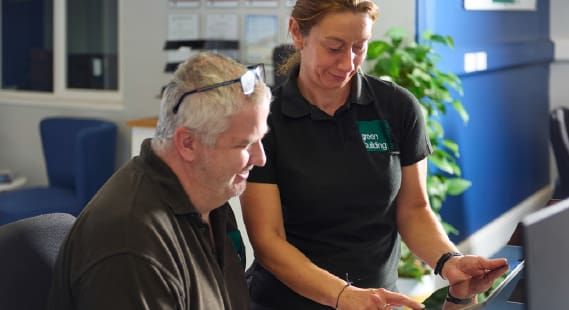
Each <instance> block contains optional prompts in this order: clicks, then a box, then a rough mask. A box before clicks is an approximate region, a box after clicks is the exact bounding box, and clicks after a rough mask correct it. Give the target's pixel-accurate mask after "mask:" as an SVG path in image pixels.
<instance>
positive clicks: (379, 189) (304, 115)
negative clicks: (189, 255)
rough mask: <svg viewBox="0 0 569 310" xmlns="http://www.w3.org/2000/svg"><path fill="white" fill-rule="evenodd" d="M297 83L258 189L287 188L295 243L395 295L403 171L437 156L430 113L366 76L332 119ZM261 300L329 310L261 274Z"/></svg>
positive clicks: (287, 220) (279, 111)
mask: <svg viewBox="0 0 569 310" xmlns="http://www.w3.org/2000/svg"><path fill="white" fill-rule="evenodd" d="M296 74H297V73H293V74H292V75H291V78H290V79H289V80H288V82H286V83H285V84H283V86H281V87H279V88H277V89H275V91H274V97H275V100H274V101H273V102H272V104H271V112H270V115H269V121H268V122H269V128H270V130H269V133H268V134H267V135H266V136H265V138H264V139H263V145H264V148H265V152H266V155H267V164H266V165H265V166H264V167H255V168H254V169H253V170H252V172H251V174H250V176H249V181H250V182H259V183H271V184H276V185H277V186H278V187H279V192H280V199H281V203H282V212H283V218H284V226H285V230H286V238H287V241H288V242H290V243H291V244H293V245H294V246H295V247H297V248H298V249H299V250H300V251H302V252H303V253H304V254H305V255H306V256H307V257H308V258H310V260H311V261H312V262H314V263H315V264H316V265H318V266H320V267H321V268H323V269H325V270H328V271H329V272H331V273H333V274H335V275H337V276H339V277H341V278H345V277H346V274H347V275H348V278H349V280H350V281H353V282H354V285H356V286H359V287H364V288H367V287H374V288H376V287H383V288H387V289H395V281H396V279H397V263H398V261H399V237H398V233H397V223H396V218H395V216H396V214H395V213H396V204H395V198H396V196H397V193H398V192H399V188H400V186H401V169H402V166H407V165H412V164H414V163H416V162H418V161H420V160H421V159H424V158H425V157H426V156H428V155H429V154H430V152H431V146H430V144H429V140H428V137H427V135H426V129H425V123H424V119H423V115H422V111H421V107H420V105H419V103H418V102H417V100H416V99H415V98H414V97H413V96H412V95H411V94H410V93H409V92H408V91H406V90H405V89H403V88H401V87H399V86H397V85H395V84H393V83H389V82H385V81H382V80H379V79H377V78H374V77H371V76H365V75H363V74H361V73H359V74H357V75H356V76H354V78H353V83H352V88H351V94H350V96H349V98H348V100H347V102H346V103H345V104H344V105H343V106H342V107H341V108H340V109H338V110H337V111H336V113H335V114H334V115H332V116H330V115H328V114H326V113H325V112H323V111H322V110H320V109H319V108H317V107H316V106H314V105H312V104H310V103H309V102H308V101H307V100H306V99H305V98H304V97H303V96H302V95H301V94H300V92H299V90H298V87H297V84H296ZM250 274H251V287H250V289H251V296H252V299H253V300H254V301H255V302H256V303H258V304H262V305H267V306H271V307H273V308H274V309H321V308H322V309H324V308H326V307H322V306H319V305H317V304H315V303H313V302H310V301H308V300H306V299H304V298H303V297H301V296H299V295H296V294H294V293H293V292H292V291H290V290H288V288H286V287H285V286H284V285H282V284H281V283H280V282H278V280H276V279H275V278H274V277H272V276H271V275H270V274H268V272H267V271H266V270H264V269H263V268H262V267H261V266H259V265H254V266H253V269H252V271H251V272H250Z"/></svg>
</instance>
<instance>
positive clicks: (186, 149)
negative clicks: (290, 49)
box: [174, 127, 199, 161]
mask: <svg viewBox="0 0 569 310" xmlns="http://www.w3.org/2000/svg"><path fill="white" fill-rule="evenodd" d="M198 143H199V141H198V138H197V136H196V133H195V132H194V131H192V130H191V129H189V128H187V127H178V128H176V130H175V131H174V145H175V147H176V151H178V154H180V157H182V158H183V159H184V160H186V161H192V160H193V159H194V158H195V157H196V147H197V146H198V145H197V144H198Z"/></svg>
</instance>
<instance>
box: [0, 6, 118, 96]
mask: <svg viewBox="0 0 569 310" xmlns="http://www.w3.org/2000/svg"><path fill="white" fill-rule="evenodd" d="M0 3H1V8H2V15H1V26H0V27H1V39H2V49H1V51H0V55H1V58H2V62H1V64H0V68H1V70H0V72H1V76H0V84H1V89H2V90H14V91H34V92H43V93H53V94H56V95H64V94H65V92H67V91H69V90H85V91H89V90H108V91H111V92H113V91H114V92H116V91H118V55H119V54H118V0H0ZM60 42H61V43H60Z"/></svg>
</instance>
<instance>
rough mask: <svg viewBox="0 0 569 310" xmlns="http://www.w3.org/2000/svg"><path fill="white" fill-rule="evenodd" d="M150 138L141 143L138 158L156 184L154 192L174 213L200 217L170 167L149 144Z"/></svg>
mask: <svg viewBox="0 0 569 310" xmlns="http://www.w3.org/2000/svg"><path fill="white" fill-rule="evenodd" d="M150 141H151V139H146V140H144V142H143V143H142V147H141V150H140V159H141V160H142V162H143V165H144V166H145V169H147V170H146V172H147V175H148V177H149V178H150V179H151V180H152V181H153V183H154V184H155V185H156V192H157V194H158V196H159V197H160V199H161V200H162V201H163V203H164V204H166V205H168V206H169V207H170V208H171V209H172V211H173V212H174V213H175V214H179V215H180V214H192V215H194V214H195V215H197V216H198V217H200V215H199V213H198V212H197V210H196V208H195V207H194V205H193V204H192V202H191V201H190V200H189V199H188V196H187V195H186V192H185V191H184V188H183V187H182V184H181V183H180V181H178V177H177V176H176V174H174V172H173V171H172V169H170V167H169V166H168V165H167V164H166V163H165V162H164V161H163V160H162V159H161V158H160V157H158V155H156V153H154V150H153V149H152V147H151V145H150Z"/></svg>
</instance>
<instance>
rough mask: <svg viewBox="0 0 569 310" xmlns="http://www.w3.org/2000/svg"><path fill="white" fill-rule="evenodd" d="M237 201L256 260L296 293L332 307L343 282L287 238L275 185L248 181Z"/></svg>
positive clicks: (343, 284)
mask: <svg viewBox="0 0 569 310" xmlns="http://www.w3.org/2000/svg"><path fill="white" fill-rule="evenodd" d="M240 200H241V207H242V210H243V211H242V212H243V219H244V221H245V226H246V227H247V235H248V236H249V239H250V241H251V244H252V245H253V248H254V249H255V258H256V259H257V261H258V262H259V263H260V264H261V265H262V266H263V267H264V268H265V269H267V270H268V271H269V272H271V273H272V274H273V275H275V276H276V277H277V278H278V279H279V280H280V281H281V282H283V283H284V284H285V285H286V286H288V287H289V288H291V289H292V290H293V291H295V292H297V293H298V294H300V295H302V296H304V297H306V298H309V299H311V300H314V301H316V302H318V303H321V304H325V305H328V306H332V307H335V306H336V297H337V295H338V293H339V292H340V291H341V290H342V288H343V287H344V286H345V285H346V281H344V280H342V279H340V278H338V277H336V276H335V275H333V274H331V273H329V272H328V271H326V270H324V269H321V268H319V267H318V266H316V265H315V264H313V263H312V262H311V261H310V260H309V259H308V258H307V257H306V256H305V255H304V254H303V253H302V252H300V251H299V250H298V249H297V248H296V247H294V246H292V245H291V244H290V243H288V242H287V241H286V235H285V230H284V224H283V217H282V211H281V204H280V195H279V190H278V187H277V185H275V184H264V183H247V189H246V190H245V192H244V193H243V194H242V195H241V197H240Z"/></svg>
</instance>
